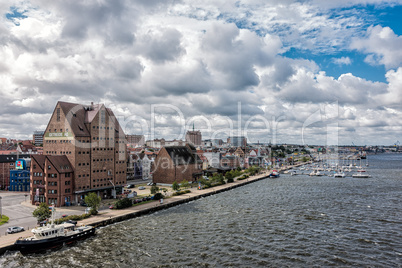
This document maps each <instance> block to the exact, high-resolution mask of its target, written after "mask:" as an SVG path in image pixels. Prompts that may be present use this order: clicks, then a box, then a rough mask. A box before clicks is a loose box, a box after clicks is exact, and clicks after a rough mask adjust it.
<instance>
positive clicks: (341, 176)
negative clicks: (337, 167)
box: [334, 172, 345, 178]
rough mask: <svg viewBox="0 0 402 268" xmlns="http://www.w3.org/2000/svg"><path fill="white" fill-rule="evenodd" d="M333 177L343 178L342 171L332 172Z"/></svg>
mask: <svg viewBox="0 0 402 268" xmlns="http://www.w3.org/2000/svg"><path fill="white" fill-rule="evenodd" d="M334 178H345V173H344V172H337V173H335V174H334Z"/></svg>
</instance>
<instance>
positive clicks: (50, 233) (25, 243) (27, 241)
mask: <svg viewBox="0 0 402 268" xmlns="http://www.w3.org/2000/svg"><path fill="white" fill-rule="evenodd" d="M53 218H54V207H53V208H52V219H53ZM52 222H54V219H53V220H52ZM32 233H33V236H30V237H23V238H19V239H18V240H17V241H16V242H15V243H14V246H15V248H16V249H17V250H19V251H20V252H21V253H36V252H42V251H45V250H47V249H55V248H59V247H62V246H63V245H65V244H72V243H73V242H75V241H77V240H82V239H85V238H87V237H90V236H92V235H94V234H95V228H94V227H93V226H79V227H76V225H75V224H73V223H63V224H48V225H46V226H43V227H36V228H34V229H32Z"/></svg>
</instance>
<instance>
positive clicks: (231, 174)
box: [225, 170, 234, 182]
mask: <svg viewBox="0 0 402 268" xmlns="http://www.w3.org/2000/svg"><path fill="white" fill-rule="evenodd" d="M225 178H226V179H227V180H228V182H233V178H234V172H233V170H231V171H228V172H226V174H225Z"/></svg>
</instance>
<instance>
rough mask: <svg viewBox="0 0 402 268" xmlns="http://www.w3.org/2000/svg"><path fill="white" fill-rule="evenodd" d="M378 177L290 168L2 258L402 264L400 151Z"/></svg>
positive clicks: (378, 159)
mask: <svg viewBox="0 0 402 268" xmlns="http://www.w3.org/2000/svg"><path fill="white" fill-rule="evenodd" d="M369 164H370V174H372V178H368V179H356V178H336V179H335V178H329V177H308V176H288V177H286V176H282V177H281V178H279V179H266V180H262V181H259V182H256V183H253V184H249V185H247V186H244V187H240V188H237V189H234V190H231V191H228V192H224V193H221V194H218V195H215V196H210V197H207V198H203V199H200V200H197V201H194V202H191V203H187V204H184V205H180V206H177V207H174V208H170V209H167V210H164V211H161V212H158V213H154V214H150V215H147V216H144V217H141V218H136V219H132V220H129V221H125V222H122V223H118V224H115V225H112V226H108V227H105V228H101V229H99V230H98V231H97V235H96V236H95V237H93V238H91V239H88V240H86V241H83V242H80V243H78V244H77V245H76V246H74V247H66V248H63V249H62V250H59V251H56V252H50V253H47V254H42V255H29V256H23V255H21V254H20V253H16V252H12V253H7V254H6V255H4V256H2V257H0V266H1V267H68V266H71V267H187V266H192V267H206V266H209V267H223V266H225V267H226V266H237V267H238V266H241V267H314V266H315V267H322V266H341V267H352V266H363V267H401V263H402V260H401V259H402V212H401V211H402V206H401V197H402V176H401V171H402V155H376V156H370V158H369Z"/></svg>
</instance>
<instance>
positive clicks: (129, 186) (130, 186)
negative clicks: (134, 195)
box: [127, 184, 135, 188]
mask: <svg viewBox="0 0 402 268" xmlns="http://www.w3.org/2000/svg"><path fill="white" fill-rule="evenodd" d="M134 187H135V185H134V184H128V185H127V188H134Z"/></svg>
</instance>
